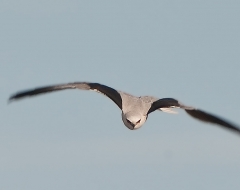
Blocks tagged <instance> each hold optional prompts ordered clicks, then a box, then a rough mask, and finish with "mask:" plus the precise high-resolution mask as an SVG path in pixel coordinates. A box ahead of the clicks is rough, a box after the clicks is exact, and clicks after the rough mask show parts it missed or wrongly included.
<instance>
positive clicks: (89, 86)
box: [9, 82, 240, 134]
mask: <svg viewBox="0 0 240 190" xmlns="http://www.w3.org/2000/svg"><path fill="white" fill-rule="evenodd" d="M65 89H81V90H93V91H96V92H99V93H101V94H104V95H105V96H107V97H109V98H110V99H111V100H112V101H113V102H114V103H115V104H116V105H117V106H118V107H119V108H120V109H121V110H122V119H123V122H124V124H125V125H126V126H127V127H128V128H129V129H137V128H139V127H141V126H142V125H143V124H144V122H145V121H146V119H147V116H148V114H150V113H151V112H153V111H155V110H161V111H164V112H170V113H171V108H181V109H184V110H185V111H186V112H187V113H188V114H189V115H190V116H192V117H194V118H196V119H199V120H201V121H204V122H209V123H213V124H217V125H220V126H222V127H224V128H226V129H230V130H232V131H234V132H237V133H239V134H240V129H239V127H237V126H235V125H233V124H231V123H230V122H227V121H225V120H223V119H221V118H220V117H217V116H214V115H212V114H209V113H207V112H205V111H202V110H199V109H196V108H193V107H189V106H185V105H183V104H181V103H179V102H178V101H177V100H176V99H173V98H162V99H157V98H155V97H151V96H143V97H136V96H132V95H130V94H127V93H125V92H122V91H117V90H115V89H113V88H111V87H108V86H105V85H102V84H99V83H89V82H74V83H68V84H60V85H52V86H46V87H40V88H35V89H31V90H26V91H21V92H18V93H16V94H14V95H12V96H11V97H10V98H9V101H13V100H18V99H21V98H24V97H28V96H35V95H39V94H44V93H48V92H53V91H59V90H65Z"/></svg>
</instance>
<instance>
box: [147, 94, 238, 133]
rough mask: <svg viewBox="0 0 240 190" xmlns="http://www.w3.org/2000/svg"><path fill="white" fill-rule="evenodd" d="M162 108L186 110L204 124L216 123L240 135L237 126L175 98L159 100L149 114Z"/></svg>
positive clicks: (153, 104) (154, 103)
mask: <svg viewBox="0 0 240 190" xmlns="http://www.w3.org/2000/svg"><path fill="white" fill-rule="evenodd" d="M160 108H182V109H184V110H185V111H186V112H187V113H188V114H189V115H190V116H192V117H194V118H196V119H199V120H201V121H204V122H210V123H214V124H218V125H221V126H223V127H225V128H227V129H231V130H233V131H235V132H238V133H239V134H240V128H239V127H236V126H235V125H233V124H231V123H229V122H227V121H225V120H223V119H221V118H219V117H217V116H215V115H212V114H209V113H207V112H205V111H202V110H199V109H196V108H193V107H189V106H185V105H183V104H181V103H179V102H178V101H177V100H175V99H173V98H163V99H159V100H157V101H155V102H153V103H152V106H151V107H150V109H149V111H148V114H149V113H151V112H153V111H155V110H157V109H160Z"/></svg>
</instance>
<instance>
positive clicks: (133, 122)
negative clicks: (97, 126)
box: [122, 111, 147, 130]
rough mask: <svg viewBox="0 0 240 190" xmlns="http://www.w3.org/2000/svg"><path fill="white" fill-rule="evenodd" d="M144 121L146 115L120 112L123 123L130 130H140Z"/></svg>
mask: <svg viewBox="0 0 240 190" xmlns="http://www.w3.org/2000/svg"><path fill="white" fill-rule="evenodd" d="M146 119H147V116H146V115H141V114H139V113H135V112H133V111H130V112H127V113H123V112H122V120H123V123H124V125H125V126H126V127H127V128H129V129H130V130H135V129H138V128H140V127H141V126H142V125H143V124H144V123H145V121H146Z"/></svg>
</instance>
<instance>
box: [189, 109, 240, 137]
mask: <svg viewBox="0 0 240 190" xmlns="http://www.w3.org/2000/svg"><path fill="white" fill-rule="evenodd" d="M185 111H186V112H187V113H188V114H189V115H191V116H192V117H194V118H196V119H199V120H201V121H205V122H209V123H214V124H218V125H220V126H222V127H224V128H226V129H230V130H232V131H234V132H237V133H238V134H240V127H238V126H236V125H234V124H232V123H230V122H228V121H226V120H224V119H221V118H220V117H217V116H215V115H212V114H209V113H206V112H204V111H202V110H199V109H191V110H187V109H185Z"/></svg>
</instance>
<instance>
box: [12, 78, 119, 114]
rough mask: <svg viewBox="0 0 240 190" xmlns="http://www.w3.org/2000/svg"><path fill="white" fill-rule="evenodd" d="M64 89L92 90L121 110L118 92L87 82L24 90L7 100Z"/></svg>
mask: <svg viewBox="0 0 240 190" xmlns="http://www.w3.org/2000/svg"><path fill="white" fill-rule="evenodd" d="M65 89H81V90H94V91H96V92H99V93H101V94H104V95H106V96H107V97H109V98H110V99H111V100H112V101H114V102H115V103H116V104H117V106H118V107H119V108H120V109H122V98H121V96H120V94H119V93H118V91H116V90H115V89H113V88H110V87H108V86H105V85H102V84H99V83H88V82H74V83H68V84H60V85H52V86H45V87H40V88H35V89H31V90H26V91H22V92H18V93H16V94H14V95H12V96H11V97H10V98H9V101H12V100H17V99H21V98H24V97H27V96H35V95H38V94H43V93H48V92H53V91H58V90H65Z"/></svg>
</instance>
